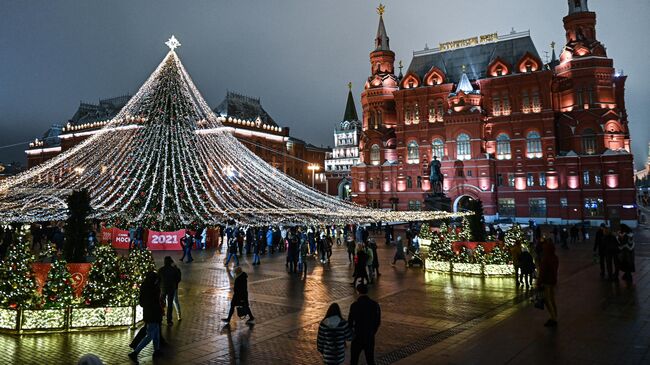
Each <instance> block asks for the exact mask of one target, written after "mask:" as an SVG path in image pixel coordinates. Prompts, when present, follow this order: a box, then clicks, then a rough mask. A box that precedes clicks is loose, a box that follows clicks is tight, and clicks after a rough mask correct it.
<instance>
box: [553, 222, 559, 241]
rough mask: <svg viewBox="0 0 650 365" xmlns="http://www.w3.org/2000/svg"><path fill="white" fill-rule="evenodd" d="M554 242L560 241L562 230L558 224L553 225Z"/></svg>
mask: <svg viewBox="0 0 650 365" xmlns="http://www.w3.org/2000/svg"><path fill="white" fill-rule="evenodd" d="M553 242H560V230H559V229H557V226H556V225H553Z"/></svg>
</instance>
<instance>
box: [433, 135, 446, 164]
mask: <svg viewBox="0 0 650 365" xmlns="http://www.w3.org/2000/svg"><path fill="white" fill-rule="evenodd" d="M431 156H435V157H438V160H442V158H443V157H445V142H443V141H442V139H440V138H436V139H434V140H433V142H432V143H431Z"/></svg>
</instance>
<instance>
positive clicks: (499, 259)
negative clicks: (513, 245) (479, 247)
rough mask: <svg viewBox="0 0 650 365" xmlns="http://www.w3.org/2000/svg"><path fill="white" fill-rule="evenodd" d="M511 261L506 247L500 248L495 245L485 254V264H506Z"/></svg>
mask: <svg viewBox="0 0 650 365" xmlns="http://www.w3.org/2000/svg"><path fill="white" fill-rule="evenodd" d="M510 262H512V257H511V256H510V251H509V250H507V249H502V248H500V247H498V246H497V247H495V248H493V249H492V251H491V252H490V254H489V255H487V258H486V261H485V263H486V264H493V265H506V264H509V263H510Z"/></svg>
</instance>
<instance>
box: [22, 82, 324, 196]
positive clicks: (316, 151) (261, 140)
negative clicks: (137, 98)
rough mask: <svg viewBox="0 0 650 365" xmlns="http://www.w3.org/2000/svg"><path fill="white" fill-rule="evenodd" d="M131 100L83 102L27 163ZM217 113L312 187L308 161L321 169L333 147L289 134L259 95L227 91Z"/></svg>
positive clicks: (320, 183) (75, 138) (92, 128)
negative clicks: (269, 112) (253, 95)
mask: <svg viewBox="0 0 650 365" xmlns="http://www.w3.org/2000/svg"><path fill="white" fill-rule="evenodd" d="M130 99H131V96H130V95H125V96H119V97H116V98H111V99H105V100H100V101H99V103H98V104H92V103H81V104H80V105H79V108H78V109H77V112H76V113H75V114H74V115H73V117H72V118H71V119H70V120H69V121H68V122H67V124H66V126H64V127H62V126H60V125H53V126H52V127H51V128H50V129H49V130H48V131H47V132H46V133H45V134H44V136H43V138H41V139H36V140H35V141H34V142H32V143H31V144H30V146H29V149H27V150H26V151H25V152H26V153H27V165H28V167H33V166H36V165H38V164H40V163H42V162H44V161H47V160H49V159H50V158H52V157H54V156H56V155H58V154H59V153H61V152H64V151H66V150H68V149H70V148H72V147H73V146H75V145H77V144H78V143H80V142H81V141H83V140H84V139H86V138H87V137H88V136H90V135H92V134H93V133H96V132H97V131H98V130H99V129H100V128H101V127H103V126H104V125H105V124H106V123H107V122H108V121H110V119H111V118H113V117H114V116H115V115H116V114H117V113H118V112H119V111H120V110H121V109H122V107H123V106H124V105H126V103H127V102H128V101H129V100H130ZM214 112H215V113H216V114H217V115H219V116H221V117H223V118H224V120H223V124H224V126H226V127H229V128H231V129H232V133H233V135H234V136H235V137H237V139H238V140H239V141H240V142H242V143H243V144H244V145H246V147H248V148H249V149H250V150H251V151H253V152H254V153H255V154H256V155H258V156H259V157H261V158H262V159H263V160H264V161H266V162H267V163H269V164H270V165H272V166H273V167H275V168H277V169H278V170H280V171H282V172H284V173H285V174H287V175H289V176H291V177H293V178H295V179H297V180H299V181H301V182H303V183H304V184H306V185H310V186H311V185H312V172H311V171H310V170H308V169H307V167H308V166H309V165H310V164H314V165H318V166H320V168H321V169H322V168H323V166H324V163H325V154H326V153H327V152H328V151H329V150H328V149H326V148H321V147H317V146H314V145H311V144H309V143H307V142H305V141H303V140H300V139H297V138H294V137H291V136H290V135H289V128H282V127H280V126H279V125H278V124H277V123H276V122H275V120H273V118H272V117H271V116H270V115H269V114H268V113H267V112H266V110H264V108H262V105H261V103H260V99H259V98H253V97H249V96H245V95H241V94H237V93H234V92H228V93H227V94H226V98H225V99H224V100H223V101H222V102H221V103H220V104H219V105H218V106H217V107H216V108H215V109H214ZM314 178H315V184H314V186H315V187H316V188H317V189H319V190H321V191H324V190H325V180H324V177H323V176H322V173H318V174H315V175H314Z"/></svg>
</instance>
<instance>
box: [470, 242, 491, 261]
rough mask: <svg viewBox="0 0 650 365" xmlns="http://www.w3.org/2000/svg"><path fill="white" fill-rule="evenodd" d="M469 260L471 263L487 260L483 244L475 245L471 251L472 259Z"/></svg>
mask: <svg viewBox="0 0 650 365" xmlns="http://www.w3.org/2000/svg"><path fill="white" fill-rule="evenodd" d="M470 262H471V263H473V264H485V263H486V262H487V256H486V254H485V249H484V248H483V245H478V246H476V248H475V249H474V252H472V259H471V261H470Z"/></svg>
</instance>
